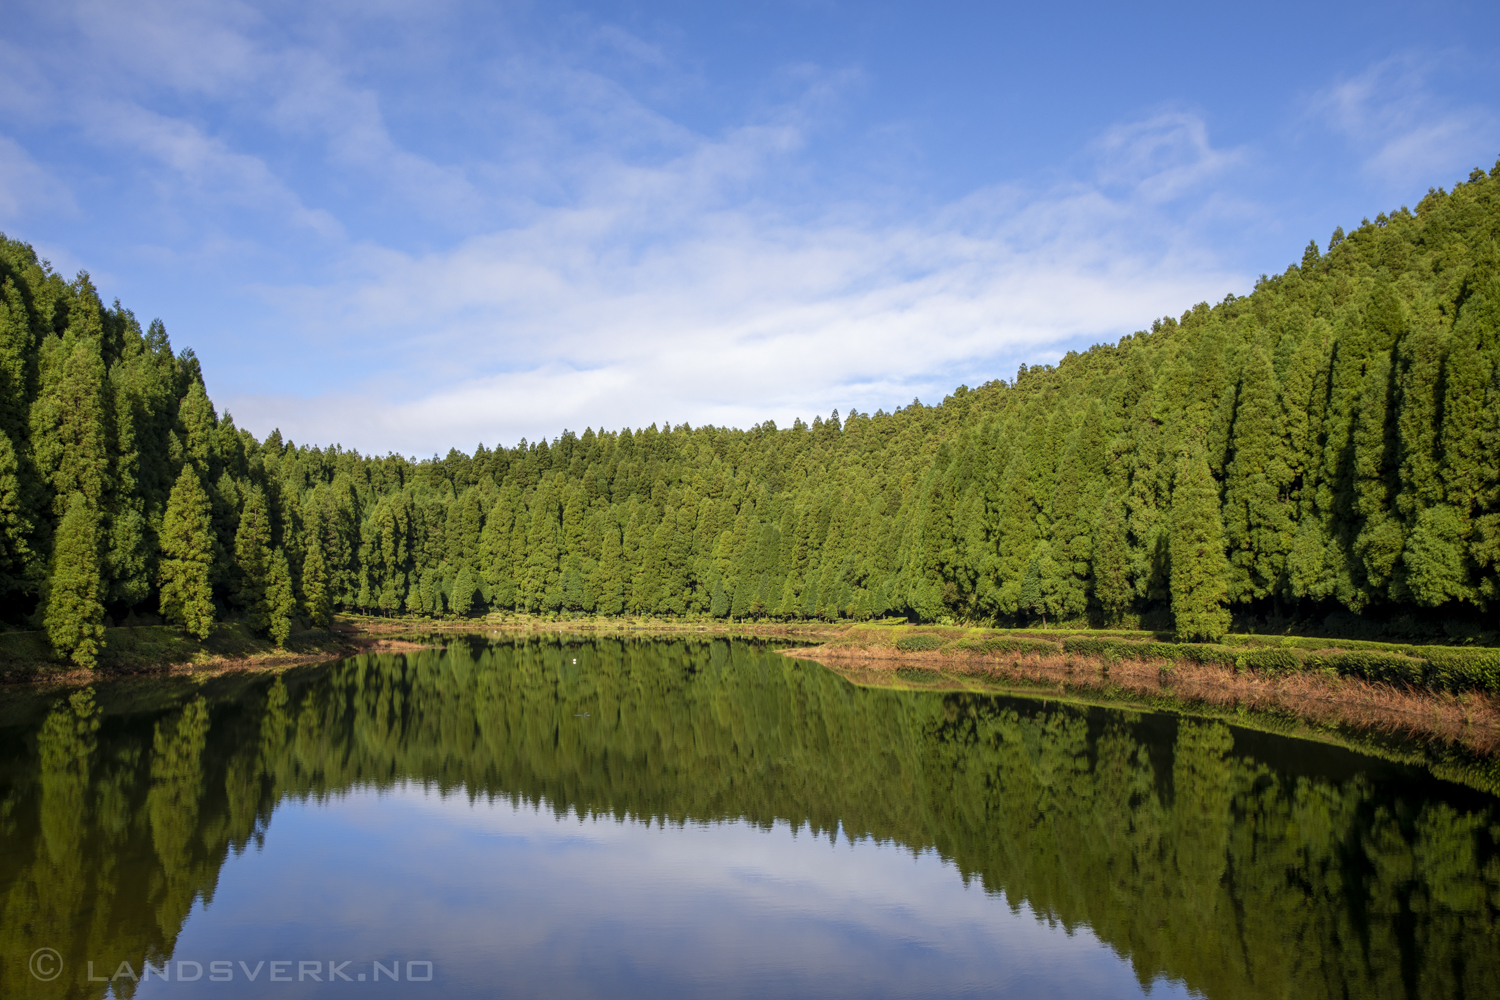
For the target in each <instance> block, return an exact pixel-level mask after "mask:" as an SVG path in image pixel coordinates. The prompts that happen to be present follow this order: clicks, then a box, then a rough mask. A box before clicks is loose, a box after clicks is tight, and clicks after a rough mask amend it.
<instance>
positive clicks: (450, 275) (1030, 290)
mask: <svg viewBox="0 0 1500 1000" xmlns="http://www.w3.org/2000/svg"><path fill="white" fill-rule="evenodd" d="M1172 127H1173V128H1176V129H1179V130H1182V131H1184V132H1186V133H1187V135H1188V139H1187V140H1186V141H1180V140H1175V139H1174V140H1169V141H1172V142H1176V143H1177V146H1178V148H1177V149H1176V150H1175V151H1174V152H1173V154H1172V155H1171V156H1170V157H1169V158H1167V162H1165V163H1164V164H1162V163H1155V161H1154V160H1153V159H1152V156H1154V154H1151V153H1150V152H1149V151H1148V152H1147V154H1142V152H1141V150H1140V148H1139V145H1140V144H1139V142H1135V141H1129V142H1119V143H1116V144H1115V145H1114V146H1111V145H1110V143H1108V142H1106V143H1103V144H1101V145H1103V147H1104V148H1105V150H1106V155H1108V151H1109V150H1111V149H1116V148H1119V149H1123V153H1122V158H1123V160H1124V161H1125V162H1124V163H1123V164H1122V165H1121V166H1119V167H1118V168H1113V167H1108V166H1107V169H1112V170H1113V171H1114V172H1113V173H1112V174H1110V176H1121V175H1125V174H1126V173H1128V175H1129V176H1130V177H1131V184H1132V186H1131V189H1130V190H1129V191H1128V192H1127V194H1126V195H1124V196H1122V197H1115V198H1111V197H1109V196H1107V195H1106V194H1104V193H1103V192H1101V191H1100V190H1098V189H1097V188H1093V187H1081V186H1068V187H1063V188H1060V189H1058V190H1054V191H1022V190H1017V189H994V190H987V191H983V192H979V193H976V194H975V195H973V196H971V197H969V198H967V199H964V200H963V201H962V202H959V203H957V204H954V205H950V206H947V207H945V208H943V209H941V210H939V211H937V212H933V213H930V214H929V215H928V216H927V217H925V218H918V219H915V220H911V221H908V222H905V223H901V224H890V223H883V222H880V221H877V220H876V219H875V217H874V216H873V214H872V213H869V212H861V211H858V210H855V209H848V208H846V209H844V210H843V211H842V212H840V213H838V214H833V215H828V216H824V217H817V218H809V219H793V218H789V217H787V216H786V215H785V214H783V213H780V212H778V211H777V210H775V209H774V208H772V207H769V206H766V205H761V204H758V203H756V202H754V201H753V200H752V201H749V202H734V201H731V200H729V199H727V198H726V197H725V195H724V191H725V189H726V188H727V187H733V186H735V184H737V183H739V182H741V181H743V179H744V178H745V176H746V175H747V174H749V173H754V172H757V171H762V170H766V169H771V168H773V167H774V164H775V162H776V161H777V158H778V157H779V156H783V155H785V151H786V150H787V149H788V148H795V145H796V142H795V138H790V139H789V137H788V136H787V135H786V134H785V132H784V131H778V130H776V129H745V130H741V131H740V132H737V133H735V134H732V135H730V136H728V137H726V138H725V139H724V140H722V141H720V142H716V143H715V142H703V143H702V144H701V146H700V148H698V149H695V150H694V151H692V152H691V153H690V154H688V155H685V156H683V157H681V158H679V159H678V160H676V161H674V162H671V163H669V164H666V165H663V166H661V167H658V168H655V169H647V168H642V167H626V166H621V165H615V166H613V167H608V168H604V167H601V168H600V169H599V172H598V174H597V175H596V177H595V178H594V183H593V184H592V185H591V187H590V190H589V192H588V196H587V199H586V200H584V201H581V202H580V203H577V204H574V205H570V206H568V207H565V208H558V209H553V210H549V211H545V212H541V213H539V214H538V216H537V217H536V219H535V220H534V221H532V222H531V223H530V224H528V225H526V226H524V227H518V228H515V229H511V230H506V231H500V232H494V233H490V234H486V235H483V236H477V237H474V238H471V239H468V240H465V241H463V242H462V243H460V244H459V245H458V246H456V247H454V248H452V249H449V250H443V251H437V252H432V253H428V254H423V255H412V254H406V253H400V252H397V251H394V250H390V249H387V248H376V247H368V248H364V249H362V250H361V251H360V253H359V254H358V266H357V274H356V276H355V277H353V278H351V279H350V280H348V281H346V282H343V283H340V284H338V285H334V286H321V287H316V286H307V287H302V288H296V289H285V288H283V289H266V290H265V294H266V295H267V296H269V297H270V298H272V299H273V301H275V302H276V303H277V304H278V305H279V306H280V307H281V308H282V309H283V310H284V311H285V313H286V314H287V315H289V316H297V317H299V321H300V322H302V323H304V324H306V325H307V327H308V328H309V329H310V330H311V331H313V332H314V334H315V336H316V337H317V338H319V339H320V340H321V342H322V344H323V349H325V350H327V351H329V352H330V353H331V354H333V355H338V354H340V353H342V355H343V356H346V357H353V356H355V355H357V354H360V355H364V356H366V357H368V356H369V355H370V354H371V353H374V354H376V355H378V356H379V357H381V359H382V361H381V367H385V368H386V370H388V371H392V370H394V371H400V372H401V373H402V375H401V377H400V378H399V379H395V378H389V377H387V378H382V379H378V380H373V381H371V382H370V383H369V384H368V385H365V386H361V387H359V388H357V389H353V390H348V391H344V392H334V393H330V394H328V395H326V396H322V397H320V398H315V399H310V400H293V399H288V398H286V397H283V396H273V395H264V396H256V395H241V396H240V397H239V398H236V399H233V400H232V401H231V405H232V407H233V409H234V412H235V413H236V415H237V417H238V418H239V419H240V421H241V423H242V424H243V425H245V426H250V427H253V428H255V429H256V430H257V431H258V432H261V433H264V432H266V431H269V430H270V429H271V427H272V426H273V425H277V424H279V425H280V426H281V428H282V430H283V432H284V433H286V434H288V435H289V436H291V437H293V438H294V439H296V440H299V441H332V440H339V441H341V442H342V443H344V444H346V445H353V446H357V447H361V448H380V449H382V450H383V449H385V448H394V449H397V450H400V451H402V452H405V453H427V452H430V451H432V450H446V449H447V447H449V446H452V445H460V446H464V447H470V446H472V443H473V442H474V441H477V440H483V441H485V442H488V443H491V444H493V443H496V442H497V441H500V442H504V443H511V442H513V441H514V440H516V439H517V438H519V437H520V436H522V435H523V434H524V435H526V436H528V437H531V438H533V439H535V438H536V437H538V436H542V435H545V436H552V435H555V434H556V433H558V432H560V431H561V430H562V429H563V428H564V427H571V428H573V429H575V430H581V429H582V427H584V426H586V425H587V426H599V425H601V424H602V425H605V426H610V427H615V426H619V425H621V424H633V425H642V424H645V423H650V422H659V421H661V420H663V419H666V420H670V421H672V422H674V423H676V422H682V421H687V422H690V423H693V424H695V425H696V424H702V423H715V424H726V423H727V424H732V425H738V426H746V425H748V424H751V423H755V422H759V421H760V420H763V419H766V418H773V419H776V420H778V421H779V422H781V423H783V424H784V423H786V422H787V421H788V420H789V419H790V418H791V417H792V416H795V415H801V416H804V417H806V416H810V415H811V413H812V412H814V411H816V412H827V410H828V409H830V408H832V407H834V406H838V407H841V408H844V407H847V406H849V405H850V404H853V405H855V406H858V407H859V408H861V409H863V410H866V411H869V410H873V409H876V408H890V407H892V406H896V405H901V404H902V403H904V402H905V401H907V400H909V399H911V398H912V396H913V395H914V394H920V395H922V396H924V397H927V398H929V400H932V397H933V396H934V395H939V396H940V395H941V394H942V393H944V392H946V391H948V390H950V389H951V388H952V387H953V386H954V385H956V384H957V382H958V381H959V380H961V379H962V380H968V381H970V382H971V383H972V382H977V381H983V380H985V379H987V378H992V377H996V376H1005V375H1009V374H1010V371H1011V368H1005V369H1003V370H1002V369H1001V368H1000V367H998V366H999V365H1001V364H1009V365H1012V366H1013V364H1014V362H1015V360H1017V358H1018V357H1021V356H1026V355H1028V354H1030V355H1032V356H1035V355H1036V354H1038V353H1040V354H1045V355H1048V356H1051V357H1055V355H1056V351H1057V350H1058V348H1057V346H1056V345H1058V344H1059V343H1061V342H1066V341H1070V340H1075V339H1077V338H1097V339H1102V340H1113V339H1115V338H1116V337H1118V336H1119V335H1120V334H1121V333H1124V332H1128V331H1129V330H1131V329H1135V328H1138V327H1140V326H1143V325H1145V324H1146V323H1147V322H1149V320H1150V318H1151V317H1152V316H1154V315H1157V314H1158V313H1159V312H1160V310H1162V309H1163V308H1173V307H1177V306H1180V305H1183V304H1186V303H1189V302H1193V301H1198V300H1200V299H1202V298H1205V297H1214V298H1216V297H1218V296H1220V295H1222V294H1223V292H1224V291H1227V290H1230V289H1235V288H1241V289H1242V288H1244V287H1245V286H1246V285H1248V283H1249V282H1248V280H1247V279H1246V278H1244V277H1243V276H1237V275H1232V274H1229V273H1226V272H1225V271H1224V270H1223V269H1222V268H1219V267H1217V266H1216V265H1215V263H1214V261H1213V259H1212V258H1211V257H1210V256H1207V255H1205V254H1203V253H1202V251H1201V249H1200V248H1197V247H1195V246H1194V245H1193V244H1192V243H1191V241H1187V240H1185V238H1184V237H1183V235H1182V234H1181V232H1180V231H1178V230H1177V229H1176V228H1175V227H1174V226H1172V225H1169V224H1167V223H1165V222H1164V221H1163V220H1161V219H1160V218H1159V217H1158V216H1157V214H1156V210H1155V205H1156V203H1157V201H1158V200H1159V199H1160V198H1161V192H1162V191H1164V190H1166V189H1167V188H1169V187H1173V186H1176V187H1178V188H1181V187H1182V186H1184V185H1185V184H1187V183H1189V179H1191V178H1192V177H1194V176H1201V175H1203V174H1205V173H1207V172H1210V171H1213V170H1218V169H1222V166H1221V165H1222V164H1223V163H1224V162H1225V160H1226V159H1227V156H1226V154H1222V153H1220V152H1218V151H1216V150H1214V149H1213V148H1212V147H1211V146H1210V145H1209V144H1208V142H1207V139H1206V136H1205V133H1204V130H1203V129H1202V126H1201V123H1198V122H1196V120H1193V119H1189V118H1186V117H1181V118H1178V119H1176V120H1175V122H1174V124H1173V125H1172ZM1152 129H1155V130H1156V131H1155V132H1154V133H1153V132H1151V130H1152ZM1161 131H1162V128H1161V125H1160V123H1159V122H1152V123H1147V124H1146V125H1145V126H1143V127H1141V128H1139V129H1135V130H1134V131H1132V129H1130V128H1122V129H1120V130H1118V132H1117V134H1118V135H1125V136H1129V135H1141V134H1146V133H1150V134H1157V135H1159V134H1160V133H1161ZM1150 141H1160V140H1150ZM1153 164H1155V165H1154V169H1155V172H1154V173H1153ZM1163 175H1169V176H1163ZM350 331H358V333H357V337H356V336H353V335H351V333H350ZM372 400H379V402H378V403H374V404H373V405H372V403H371V401H372Z"/></svg>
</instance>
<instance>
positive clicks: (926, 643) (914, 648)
mask: <svg viewBox="0 0 1500 1000" xmlns="http://www.w3.org/2000/svg"><path fill="white" fill-rule="evenodd" d="M942 645H943V637H942V636H939V635H932V634H931V633H928V632H918V633H917V634H916V635H903V636H902V637H901V638H899V639H897V640H896V648H897V649H899V650H901V652H903V653H915V652H918V651H921V650H924V649H938V648H939V647H941V646H942Z"/></svg>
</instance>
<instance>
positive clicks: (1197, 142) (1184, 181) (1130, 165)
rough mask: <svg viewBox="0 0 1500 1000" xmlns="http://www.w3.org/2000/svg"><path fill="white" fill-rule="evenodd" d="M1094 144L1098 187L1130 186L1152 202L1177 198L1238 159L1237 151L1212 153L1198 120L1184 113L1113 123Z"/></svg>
mask: <svg viewBox="0 0 1500 1000" xmlns="http://www.w3.org/2000/svg"><path fill="white" fill-rule="evenodd" d="M1094 146H1095V149H1096V150H1097V151H1098V153H1099V154H1100V156H1101V159H1102V161H1103V163H1102V165H1101V168H1100V171H1099V179H1100V182H1101V183H1103V184H1104V185H1106V186H1115V185H1126V186H1129V187H1132V188H1134V189H1135V191H1136V193H1137V195H1138V196H1139V197H1141V198H1144V199H1146V200H1148V201H1153V202H1156V201H1169V200H1171V199H1174V198H1179V197H1181V196H1183V195H1185V194H1187V193H1188V192H1189V191H1190V190H1192V189H1193V188H1195V187H1198V186H1200V185H1201V184H1203V183H1204V182H1205V181H1208V180H1209V179H1211V178H1213V177H1215V176H1217V175H1219V174H1222V173H1223V172H1224V171H1225V170H1227V169H1229V168H1230V167H1232V166H1234V165H1236V164H1237V163H1239V162H1240V161H1241V160H1242V158H1243V151H1241V150H1221V149H1215V148H1214V147H1213V146H1212V144H1210V143H1209V141H1208V127H1207V125H1206V124H1205V123H1204V121H1203V119H1202V118H1201V117H1199V116H1197V115H1194V114H1191V113H1188V112H1185V111H1170V112H1164V113H1162V114H1159V115H1155V116H1153V117H1151V118H1147V119H1144V120H1142V121H1137V122H1127V123H1123V124H1120V125H1115V126H1113V127H1111V128H1109V129H1107V130H1105V132H1104V134H1103V135H1102V136H1100V138H1099V140H1098V141H1097V142H1096V143H1095V144H1094Z"/></svg>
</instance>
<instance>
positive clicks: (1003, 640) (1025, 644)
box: [953, 635, 1062, 656]
mask: <svg viewBox="0 0 1500 1000" xmlns="http://www.w3.org/2000/svg"><path fill="white" fill-rule="evenodd" d="M953 648H954V649H962V650H964V651H966V652H971V653H987V654H994V653H1008V654H1025V653H1038V654H1040V655H1042V656H1056V655H1057V654H1058V653H1060V652H1062V650H1061V649H1060V648H1059V647H1058V645H1057V643H1055V642H1047V641H1046V640H1045V639H1014V638H1011V637H1009V636H998V635H992V636H986V637H985V638H983V639H964V640H961V641H960V642H957V643H954V645H953Z"/></svg>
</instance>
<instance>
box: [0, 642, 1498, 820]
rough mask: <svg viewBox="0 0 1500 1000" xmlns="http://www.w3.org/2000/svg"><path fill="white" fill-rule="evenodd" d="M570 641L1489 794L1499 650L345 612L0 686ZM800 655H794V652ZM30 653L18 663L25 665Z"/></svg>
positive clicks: (45, 670)
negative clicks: (1189, 731)
mask: <svg viewBox="0 0 1500 1000" xmlns="http://www.w3.org/2000/svg"><path fill="white" fill-rule="evenodd" d="M497 634H499V635H505V636H515V637H523V636H527V635H541V634H546V635H563V636H577V637H580V638H583V637H591V636H598V637H605V636H610V637H620V636H636V637H640V638H650V637H662V638H668V637H671V638H687V637H692V636H701V637H703V638H743V639H768V640H776V641H778V642H779V643H781V644H783V645H781V647H780V648H779V649H778V650H777V652H779V653H781V654H783V655H786V656H793V657H797V658H800V659H808V660H812V661H815V662H817V663H819V664H821V665H823V666H825V667H827V668H828V669H830V670H832V671H834V672H835V673H837V674H839V675H840V676H841V677H843V678H844V679H845V680H847V681H849V682H850V683H853V684H856V685H859V686H864V687H884V688H895V689H910V690H933V691H950V690H951V691H967V692H973V693H991V694H1002V695H1019V696H1024V697H1041V698H1044V699H1057V700H1064V701H1074V702H1079V703H1084V704H1098V705H1108V706H1112V707H1117V708H1118V707H1124V708H1134V709H1138V710H1143V711H1162V710H1165V711H1172V712H1177V713H1180V714H1185V715H1190V716H1205V717H1212V718H1220V719H1223V720H1224V721H1228V722H1231V723H1233V724H1235V725H1240V726H1244V727H1248V728H1253V729H1261V730H1266V731H1271V732H1276V733H1280V734H1283V735H1290V736H1297V737H1301V738H1309V739H1315V740H1319V741H1324V742H1333V743H1336V744H1339V745H1343V746H1346V747H1348V748H1350V749H1352V750H1355V751H1357V752H1360V753H1366V754H1374V755H1376V756H1380V757H1383V758H1386V759H1392V760H1397V761H1400V762H1403V763H1411V764H1418V765H1420V766H1425V767H1428V768H1430V769H1431V770H1432V771H1433V773H1435V774H1437V775H1438V776H1440V777H1445V778H1449V779H1450V780H1458V781H1462V782H1463V783H1465V784H1469V785H1471V786H1474V787H1479V788H1481V789H1483V790H1485V791H1488V792H1491V793H1497V792H1500V650H1496V649H1492V648H1488V647H1454V646H1410V645H1400V644H1390V643H1377V642H1361V641H1353V640H1342V639H1327V638H1317V637H1309V636H1274V635H1272V636H1267V635H1228V636H1225V637H1224V638H1223V640H1222V641H1221V642H1220V643H1218V644H1197V643H1194V644H1179V643H1173V642H1169V641H1163V640H1165V639H1168V638H1170V634H1169V633H1155V632H1149V631H1141V630H1126V629H1116V630H1099V629H1087V628H1070V627H1067V626H1066V625H1062V626H1054V627H1051V628H1048V629H993V628H979V627H961V626H941V625H923V624H911V623H909V622H907V621H905V620H903V619H897V620H888V621H883V622H872V623H842V624H831V623H817V622H807V623H797V622H793V623H774V622H765V621H749V622H734V621H724V620H718V619H711V618H705V619H662V618H652V617H635V618H598V617H579V618H570V617H567V616H527V615H516V614H508V615H490V616H487V617H485V618H469V619H449V620H443V619H427V618H410V617H407V618H389V617H367V616H356V615H340V616H338V617H337V618H336V619H335V620H334V622H333V623H332V627H331V629H329V630H321V629H309V630H304V631H298V632H293V633H292V635H291V636H290V637H289V638H288V639H287V640H286V643H285V646H284V648H278V647H276V645H275V644H274V643H273V642H271V641H270V640H268V639H265V638H263V637H258V636H256V635H255V634H254V633H253V632H252V631H251V630H250V629H248V628H246V627H245V626H244V625H243V624H239V623H236V624H221V625H218V626H216V627H215V629H214V631H213V632H212V633H211V634H210V636H209V637H208V638H207V639H205V640H202V641H199V640H196V639H194V638H192V637H187V636H183V635H182V633H181V632H180V631H178V630H175V629H171V628H168V627H165V626H135V627H132V628H113V629H110V630H109V634H108V638H109V640H110V641H109V644H108V645H107V646H106V649H107V650H109V652H108V654H107V656H106V658H105V659H104V660H102V661H101V663H100V666H99V668H98V669H96V670H93V671H88V670H77V669H72V668H70V667H69V666H68V665H67V664H59V663H57V662H56V661H50V662H48V660H47V657H48V655H50V654H49V652H48V647H47V645H46V642H45V638H44V636H43V635H42V634H41V633H14V632H12V633H0V681H4V682H8V683H12V684H14V683H21V684H29V685H31V686H43V687H49V686H75V685H82V684H88V683H91V682H94V681H97V680H102V679H110V678H122V677H127V676H132V675H134V676H143V675H148V674H157V675H162V676H167V675H175V674H184V673H191V674H212V673H217V672H222V671H224V670H252V671H254V670H262V669H266V670H276V669H282V668H285V667H289V666H295V665H301V664H309V663H317V662H323V661H327V660H331V659H336V658H339V657H343V656H348V655H353V654H356V653H359V652H380V651H389V652H399V651H407V650H414V649H421V648H427V647H430V646H433V645H442V644H444V643H445V642H447V641H450V640H456V639H459V638H460V637H462V636H481V635H483V636H495V635H497ZM799 642H800V643H802V645H797V643H799ZM28 655H29V657H30V658H29V659H28V658H27V657H28Z"/></svg>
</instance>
